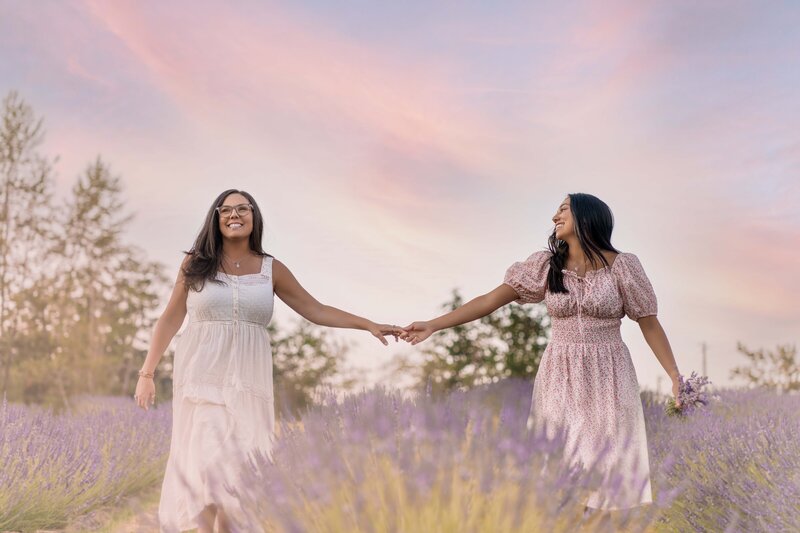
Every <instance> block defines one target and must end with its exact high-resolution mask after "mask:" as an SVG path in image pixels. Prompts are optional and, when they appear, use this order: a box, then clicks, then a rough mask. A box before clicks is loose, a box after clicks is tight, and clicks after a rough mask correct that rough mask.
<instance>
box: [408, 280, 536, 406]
mask: <svg viewBox="0 0 800 533" xmlns="http://www.w3.org/2000/svg"><path fill="white" fill-rule="evenodd" d="M462 304H463V298H462V297H461V295H460V294H459V292H458V290H453V293H452V298H451V299H450V300H449V301H448V302H445V304H444V305H443V306H442V307H443V309H444V310H445V311H452V310H454V309H456V308H458V307H459V306H461V305H462ZM549 331H550V319H549V317H548V315H547V313H546V311H545V309H544V306H541V305H535V306H521V305H516V304H513V305H507V306H504V307H502V308H501V309H498V310H497V311H495V312H494V313H492V314H491V315H488V316H485V317H483V318H482V319H480V320H478V321H475V322H470V323H467V324H462V325H460V326H456V327H453V328H450V329H447V330H443V331H439V332H437V333H435V334H434V335H433V336H431V338H430V339H429V340H428V341H427V343H426V344H423V345H422V346H424V349H423V351H422V357H423V360H422V363H421V364H418V363H416V362H414V361H412V360H411V359H410V358H408V357H405V358H403V357H401V358H399V359H398V363H397V367H396V368H397V370H399V371H404V372H407V373H410V374H412V375H413V376H414V377H415V380H416V382H417V384H418V386H420V387H429V388H431V389H432V390H438V391H443V390H452V389H456V388H472V387H475V386H477V385H482V384H486V383H494V382H497V381H499V380H501V379H505V378H511V377H519V378H526V379H532V378H533V377H534V376H535V375H536V371H537V370H538V368H539V361H540V359H541V357H542V355H543V353H544V349H545V348H546V346H547V342H548V337H549Z"/></svg>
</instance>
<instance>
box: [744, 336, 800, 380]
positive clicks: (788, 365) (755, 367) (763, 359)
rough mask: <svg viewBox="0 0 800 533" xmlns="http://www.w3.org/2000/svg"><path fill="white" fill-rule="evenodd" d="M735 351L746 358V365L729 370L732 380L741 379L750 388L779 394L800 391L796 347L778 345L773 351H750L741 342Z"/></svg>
mask: <svg viewBox="0 0 800 533" xmlns="http://www.w3.org/2000/svg"><path fill="white" fill-rule="evenodd" d="M736 346H737V350H738V351H739V352H740V353H741V354H742V355H744V356H745V357H747V359H748V364H747V365H745V366H739V367H736V368H734V369H733V370H731V377H732V378H741V379H743V380H744V381H746V382H747V384H748V385H750V386H757V387H764V388H767V389H772V390H776V391H780V392H788V391H797V390H800V360H798V359H797V346H791V345H788V344H786V345H778V346H777V347H776V348H775V350H774V351H768V350H764V349H763V348H761V349H759V350H751V349H749V348H747V347H746V346H745V345H744V344H742V343H741V342H739V343H737V345H736Z"/></svg>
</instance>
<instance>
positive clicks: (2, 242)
mask: <svg viewBox="0 0 800 533" xmlns="http://www.w3.org/2000/svg"><path fill="white" fill-rule="evenodd" d="M2 105H3V109H2V118H1V120H2V124H0V380H2V389H3V391H6V390H7V389H8V384H9V375H10V371H11V367H12V365H13V364H14V363H15V362H16V361H17V359H18V358H19V357H20V354H21V353H25V352H22V351H21V348H22V347H23V346H26V345H28V346H29V345H30V343H29V342H19V341H20V336H22V335H26V331H25V327H26V325H25V322H24V320H25V317H26V313H25V312H23V310H22V309H21V308H20V305H22V304H24V303H25V302H27V299H26V298H25V296H26V295H27V294H28V293H29V292H30V289H31V287H32V286H34V285H35V284H36V281H37V279H39V277H40V276H41V275H42V273H43V271H44V267H43V265H46V264H47V258H48V248H47V246H46V242H47V240H48V237H49V235H50V233H51V232H52V221H53V209H52V192H51V188H52V180H51V172H52V163H51V161H49V160H48V159H46V158H45V157H43V156H42V155H41V154H39V152H38V151H37V148H38V146H39V144H40V143H41V142H42V140H43V138H44V133H43V129H42V120H41V119H37V118H36V117H35V116H34V113H33V109H32V108H31V107H30V106H29V105H28V104H26V103H25V102H24V101H23V100H22V99H21V98H20V97H19V95H18V94H17V93H16V92H13V91H12V92H10V93H9V94H8V95H7V96H6V97H5V98H4V100H3V104H2ZM37 305H38V304H37ZM29 340H30V339H29ZM40 341H42V339H39V341H37V342H40Z"/></svg>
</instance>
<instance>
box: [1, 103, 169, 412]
mask: <svg viewBox="0 0 800 533" xmlns="http://www.w3.org/2000/svg"><path fill="white" fill-rule="evenodd" d="M2 112H3V117H2V125H0V188H1V189H2V197H0V206H2V207H0V220H2V230H1V231H0V235H2V236H1V237H0V333H1V334H0V350H1V351H0V356H2V357H0V365H1V366H0V368H1V369H2V374H0V378H2V381H1V382H0V386H2V391H3V392H5V393H7V396H8V398H9V399H11V400H15V401H20V400H21V401H24V402H26V403H44V404H48V405H51V406H54V407H58V408H63V407H69V404H70V397H71V396H73V395H75V394H85V393H89V394H125V395H127V394H128V391H129V390H130V389H132V387H133V384H134V383H135V381H133V380H134V379H135V376H136V370H137V368H138V367H139V366H140V365H141V360H142V358H143V357H144V354H145V353H146V347H147V342H148V340H149V339H148V337H149V334H150V330H151V329H152V325H153V323H154V321H155V317H154V316H153V312H154V311H155V309H156V308H157V307H158V305H159V301H158V297H159V294H160V293H161V292H163V288H165V284H166V282H167V278H166V276H165V274H164V268H163V266H162V265H160V264H159V263H155V262H151V261H148V260H147V258H146V256H145V254H144V252H143V251H142V250H140V249H139V248H137V247H135V246H132V245H129V244H128V243H126V242H125V240H124V236H123V233H124V231H125V228H126V226H127V224H128V223H129V222H130V220H131V218H132V215H126V214H125V212H124V202H123V200H122V186H121V182H120V179H119V178H116V177H113V176H112V175H111V173H110V170H109V167H108V165H107V164H106V163H104V162H103V161H102V160H101V159H100V158H99V157H98V158H97V159H96V160H95V161H94V162H93V163H91V164H90V165H88V167H87V169H86V171H85V173H84V174H83V175H82V176H80V177H79V178H78V180H77V181H76V183H75V185H74V186H73V188H72V192H71V195H70V197H69V198H68V199H67V200H66V202H65V203H64V204H63V205H58V206H57V205H56V204H55V203H54V201H53V199H52V187H53V185H52V182H51V180H50V177H49V175H50V163H49V162H48V160H47V159H46V158H45V157H44V156H42V155H40V154H39V153H38V152H36V147H37V146H38V144H39V143H40V142H41V139H42V138H43V131H42V127H41V120H36V119H35V118H34V115H33V111H32V109H31V108H30V106H28V105H27V104H25V103H24V102H22V101H21V100H20V99H19V97H18V96H17V95H16V93H11V94H10V95H9V96H8V97H6V99H5V100H4V108H3V110H2Z"/></svg>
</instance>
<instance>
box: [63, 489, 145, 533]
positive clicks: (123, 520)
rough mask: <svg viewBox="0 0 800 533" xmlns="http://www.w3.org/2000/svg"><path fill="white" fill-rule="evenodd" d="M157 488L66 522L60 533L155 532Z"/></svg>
mask: <svg viewBox="0 0 800 533" xmlns="http://www.w3.org/2000/svg"><path fill="white" fill-rule="evenodd" d="M160 492H161V487H154V488H152V489H147V490H145V491H143V492H142V493H140V494H136V495H134V496H129V497H128V498H125V500H123V501H122V502H120V503H119V504H118V505H117V506H115V507H113V508H102V509H98V510H96V511H93V512H91V513H89V514H88V515H86V516H85V517H82V518H81V519H80V520H78V521H76V522H74V523H72V524H70V525H69V526H68V527H67V528H66V529H64V530H63V532H64V533H78V532H92V533H149V532H154V533H158V500H159V497H160Z"/></svg>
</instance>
